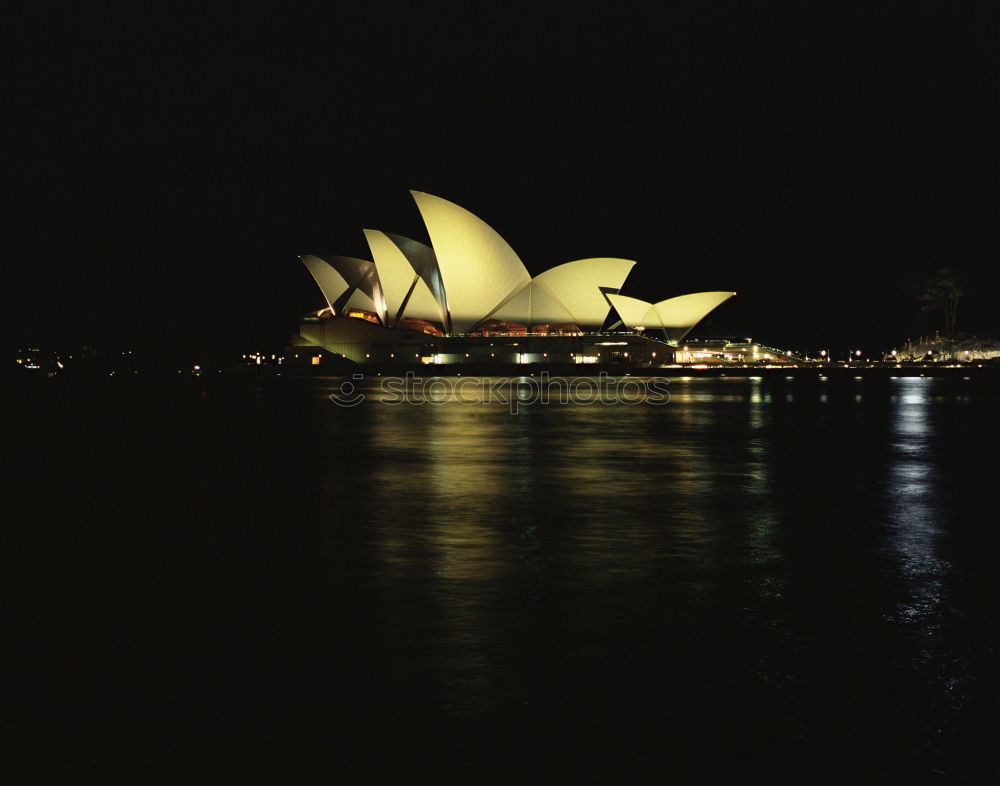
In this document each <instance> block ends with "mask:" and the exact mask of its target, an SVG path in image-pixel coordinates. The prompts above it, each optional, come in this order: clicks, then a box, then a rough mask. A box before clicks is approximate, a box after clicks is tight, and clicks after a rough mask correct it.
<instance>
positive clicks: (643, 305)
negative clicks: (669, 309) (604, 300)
mask: <svg viewBox="0 0 1000 786" xmlns="http://www.w3.org/2000/svg"><path fill="white" fill-rule="evenodd" d="M608 300H610V301H611V305H612V306H614V307H615V311H617V312H618V316H620V317H621V318H622V322H624V323H625V326H626V327H630V328H637V327H642V328H654V329H657V330H661V329H662V328H663V323H662V322H660V315H659V314H657V313H656V306H654V305H653V304H652V303H647V302H646V301H645V300H639V298H637V297H627V296H626V295H608Z"/></svg>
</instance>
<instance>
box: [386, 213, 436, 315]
mask: <svg viewBox="0 0 1000 786" xmlns="http://www.w3.org/2000/svg"><path fill="white" fill-rule="evenodd" d="M385 236H386V237H387V238H389V239H390V240H391V241H392V242H393V243H395V244H396V247H397V248H398V249H399V250H400V251H401V252H403V256H405V257H406V259H407V261H408V262H409V263H410V266H411V267H412V268H413V271H414V272H415V273H416V274H417V276H419V278H420V280H419V281H418V282H417V284H416V285H415V286H414V288H413V291H412V292H411V293H410V299H409V300H407V301H406V303H405V306H404V308H405V314H403V315H402V316H401V317H400V318H403V317H410V318H412V319H426V320H427V321H429V322H440V323H441V325H442V327H443V328H444V329H445V332H449V331H450V328H449V325H448V299H447V298H446V297H445V291H444V283H443V282H442V281H441V271H440V270H439V269H438V264H437V258H436V257H435V256H434V249H433V248H431V247H430V246H427V245H424V244H423V243H420V242H418V241H416V240H413V239H411V238H408V237H403V236H402V235H394V234H392V233H391V232H386V233H385Z"/></svg>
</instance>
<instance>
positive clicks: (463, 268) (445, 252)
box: [410, 191, 531, 333]
mask: <svg viewBox="0 0 1000 786" xmlns="http://www.w3.org/2000/svg"><path fill="white" fill-rule="evenodd" d="M410 193H411V194H412V195H413V199H414V200H415V201H416V203H417V209H418V210H419V211H420V215H421V217H422V218H423V219H424V224H425V225H426V227H427V234H428V235H430V238H431V245H433V246H434V254H435V256H436V257H437V262H438V268H439V269H440V271H441V280H442V282H443V284H444V288H445V291H446V292H447V293H448V312H449V314H450V316H451V329H452V331H453V332H455V333H467V332H469V331H470V330H472V329H473V328H475V327H476V325H478V324H479V323H480V322H482V321H483V320H484V319H485V318H486V317H488V316H489V315H490V314H491V313H493V311H495V310H496V308H497V307H498V306H499V305H501V304H502V303H503V302H504V301H506V300H507V299H509V298H510V297H511V296H512V295H513V294H514V293H516V292H517V291H518V290H519V289H520V288H521V287H523V286H524V285H525V284H527V283H528V282H529V281H530V280H531V276H530V275H529V274H528V271H527V270H526V269H525V267H524V263H522V262H521V260H520V259H519V258H518V256H517V254H515V253H514V249H512V248H511V247H510V246H509V245H507V241H506V240H504V239H503V238H502V237H500V235H498V234H497V233H496V232H495V231H494V230H493V229H492V228H491V227H489V226H488V225H487V224H486V223H485V222H484V221H482V220H481V219H479V218H477V217H476V216H474V215H473V214H472V213H470V212H469V211H468V210H466V209H465V208H462V207H459V206H458V205H456V204H454V203H453V202H449V201H448V200H447V199H441V197H436V196H432V195H431V194H425V193H423V192H422V191H411V192H410Z"/></svg>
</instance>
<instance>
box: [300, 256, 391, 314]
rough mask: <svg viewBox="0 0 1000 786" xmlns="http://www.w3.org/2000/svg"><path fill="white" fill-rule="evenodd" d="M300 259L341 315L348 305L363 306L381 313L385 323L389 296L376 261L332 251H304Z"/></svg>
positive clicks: (334, 308)
mask: <svg viewBox="0 0 1000 786" xmlns="http://www.w3.org/2000/svg"><path fill="white" fill-rule="evenodd" d="M300 259H301V260H302V261H303V262H304V263H305V266H306V267H307V268H308V269H309V272H310V273H312V275H313V278H315V279H316V283H317V284H319V288H320V289H321V290H322V292H323V297H324V298H326V301H327V305H329V306H330V310H331V311H333V313H334V314H340V313H341V312H342V311H343V310H344V308H346V307H352V308H360V309H364V310H365V311H371V312H373V313H374V314H377V315H378V318H379V319H380V320H382V323H383V324H385V321H386V317H385V298H384V297H383V296H382V287H381V285H380V284H379V280H378V273H377V271H376V270H375V264H374V263H373V262H370V261H369V260H367V259H356V258H354V257H344V256H337V255H332V254H329V255H328V254H324V255H323V256H318V255H316V254H304V255H302V256H301V257H300Z"/></svg>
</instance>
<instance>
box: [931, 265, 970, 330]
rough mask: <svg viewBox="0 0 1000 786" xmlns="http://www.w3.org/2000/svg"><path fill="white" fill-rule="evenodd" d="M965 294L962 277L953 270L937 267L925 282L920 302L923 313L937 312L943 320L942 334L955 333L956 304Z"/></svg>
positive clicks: (956, 321)
mask: <svg viewBox="0 0 1000 786" xmlns="http://www.w3.org/2000/svg"><path fill="white" fill-rule="evenodd" d="M964 294H965V291H964V289H963V282H962V276H961V274H959V273H958V271H956V270H955V269H954V268H951V267H939V268H938V269H937V270H935V271H934V273H933V274H932V275H931V277H930V278H929V279H928V280H927V285H926V286H925V287H924V292H923V294H922V295H921V296H920V301H921V302H922V303H923V304H924V311H925V312H935V311H939V312H940V313H941V315H942V316H943V318H944V332H945V334H946V335H948V336H952V335H954V333H955V327H956V325H957V324H958V302H959V301H960V300H961V299H962V296H963V295H964Z"/></svg>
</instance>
